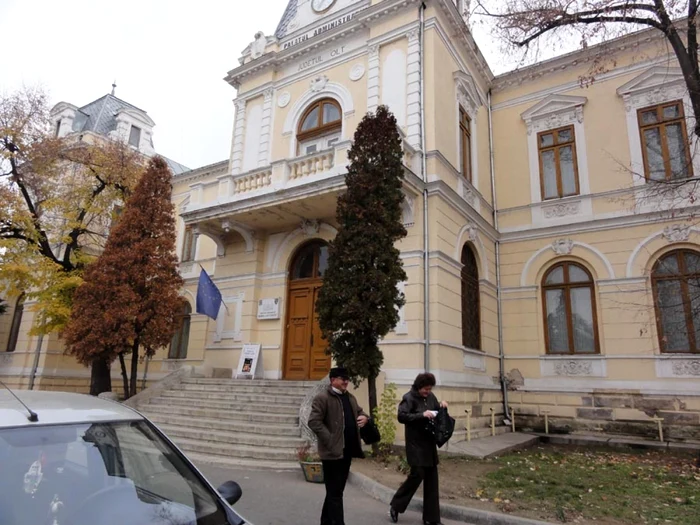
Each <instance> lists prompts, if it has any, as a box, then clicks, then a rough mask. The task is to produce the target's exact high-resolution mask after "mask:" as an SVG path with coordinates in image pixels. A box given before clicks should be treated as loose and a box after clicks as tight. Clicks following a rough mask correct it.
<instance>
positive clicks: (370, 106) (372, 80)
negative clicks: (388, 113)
mask: <svg viewBox="0 0 700 525" xmlns="http://www.w3.org/2000/svg"><path fill="white" fill-rule="evenodd" d="M368 66H369V67H368V71H367V111H376V109H377V107H378V106H379V44H375V45H372V46H369V59H368Z"/></svg>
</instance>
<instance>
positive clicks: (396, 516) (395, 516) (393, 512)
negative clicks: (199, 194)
mask: <svg viewBox="0 0 700 525" xmlns="http://www.w3.org/2000/svg"><path fill="white" fill-rule="evenodd" d="M389 517H390V518H391V521H393V522H394V523H396V522H398V521H399V511H398V510H396V509H395V508H394V507H389Z"/></svg>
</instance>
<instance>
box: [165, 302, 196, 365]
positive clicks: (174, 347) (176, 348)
mask: <svg viewBox="0 0 700 525" xmlns="http://www.w3.org/2000/svg"><path fill="white" fill-rule="evenodd" d="M191 314H192V307H191V306H190V303H189V302H187V301H184V300H183V303H182V308H181V310H180V313H178V315H177V320H178V325H179V328H178V329H177V332H175V334H174V335H173V339H172V341H170V351H169V352H168V359H185V358H186V357H187V345H188V344H189V341H190V319H191Z"/></svg>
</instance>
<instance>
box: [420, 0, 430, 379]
mask: <svg viewBox="0 0 700 525" xmlns="http://www.w3.org/2000/svg"><path fill="white" fill-rule="evenodd" d="M425 10H426V6H425V2H421V5H420V6H418V17H419V19H420V27H419V40H418V42H419V44H418V45H419V46H420V67H419V68H418V71H419V75H420V142H421V146H420V149H421V167H420V169H421V176H422V178H423V334H424V336H425V340H424V343H423V344H424V348H423V362H424V368H425V371H426V372H428V371H429V370H430V267H429V263H430V252H429V249H430V244H429V235H428V233H429V232H428V161H427V152H426V151H425V148H426V140H425V74H424V67H425V38H424V37H425Z"/></svg>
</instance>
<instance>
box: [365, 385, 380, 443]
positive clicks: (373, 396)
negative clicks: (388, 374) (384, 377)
mask: <svg viewBox="0 0 700 525" xmlns="http://www.w3.org/2000/svg"><path fill="white" fill-rule="evenodd" d="M367 391H368V394H369V410H368V412H367V413H368V414H369V415H370V416H372V417H374V411H375V409H376V408H377V376H371V377H368V378H367ZM378 453H379V443H375V444H374V445H372V454H373V455H374V456H376V455H377V454H378Z"/></svg>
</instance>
